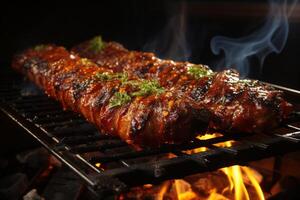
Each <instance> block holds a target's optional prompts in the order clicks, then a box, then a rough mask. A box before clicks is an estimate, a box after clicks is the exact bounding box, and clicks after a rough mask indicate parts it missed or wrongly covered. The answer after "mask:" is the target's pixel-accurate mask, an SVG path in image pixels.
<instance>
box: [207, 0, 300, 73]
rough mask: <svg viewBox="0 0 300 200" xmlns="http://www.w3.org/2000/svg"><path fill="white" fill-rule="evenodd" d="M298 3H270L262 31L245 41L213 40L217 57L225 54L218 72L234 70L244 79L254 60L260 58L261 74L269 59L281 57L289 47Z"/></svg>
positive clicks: (285, 1)
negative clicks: (295, 8)
mask: <svg viewBox="0 0 300 200" xmlns="http://www.w3.org/2000/svg"><path fill="white" fill-rule="evenodd" d="M296 2H297V1H296V0H292V1H289V0H270V1H269V3H270V9H269V13H268V15H267V18H266V21H265V23H264V24H263V26H262V27H260V28H259V29H258V30H256V31H254V32H253V33H251V34H250V35H247V36H244V37H241V38H228V37H224V36H216V37H214V38H213V39H212V40H211V50H212V52H213V53H214V54H215V55H219V54H221V53H222V52H223V53H224V58H223V59H222V61H221V62H219V64H218V66H217V69H223V68H224V67H230V68H235V69H237V70H238V71H239V72H240V74H241V75H242V76H244V77H245V76H247V75H248V74H249V70H250V65H251V64H250V63H251V59H253V58H254V57H256V58H257V59H258V61H259V64H260V71H262V66H263V63H264V60H265V58H266V56H268V55H269V54H270V53H272V52H275V53H277V54H278V53H280V52H281V51H282V50H283V48H284V45H285V43H286V40H287V37H288V31H289V23H288V17H289V16H290V15H291V13H292V11H293V8H294V6H295V4H296Z"/></svg>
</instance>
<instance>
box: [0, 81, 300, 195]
mask: <svg viewBox="0 0 300 200" xmlns="http://www.w3.org/2000/svg"><path fill="white" fill-rule="evenodd" d="M18 84H19V85H13V84H11V85H9V84H8V85H7V84H6V86H2V87H0V99H1V100H0V102H2V103H1V104H0V108H1V110H2V112H4V113H5V114H6V115H7V116H8V117H10V118H11V119H13V120H14V121H15V122H17V123H18V124H19V125H20V126H22V127H23V128H24V129H25V130H26V131H27V132H28V133H29V134H30V135H31V136H33V138H35V139H36V140H37V141H39V142H40V143H41V144H42V145H43V146H44V147H45V148H47V149H48V150H49V151H50V152H51V153H52V154H53V155H55V156H56V157H57V158H58V159H59V160H60V161H62V162H63V163H64V164H66V165H67V166H69V167H70V168H71V169H72V170H73V171H74V172H76V173H77V174H78V175H79V176H80V177H81V178H82V179H83V180H84V181H85V182H86V183H87V184H88V186H90V187H92V188H93V189H94V190H96V191H97V192H99V193H106V192H121V191H124V190H126V188H127V187H131V186H135V185H138V184H145V183H156V182H159V181H163V180H165V179H174V178H181V177H183V176H186V175H190V174H194V173H199V172H206V171H212V170H215V169H218V168H221V167H225V166H229V165H234V164H244V163H247V162H249V161H251V160H257V159H260V158H264V157H268V156H274V155H278V154H283V153H285V152H289V151H295V150H298V149H300V145H299V140H300V127H299V126H298V125H295V124H294V122H300V115H299V111H297V112H295V113H294V114H293V120H292V122H293V123H291V124H288V123H287V124H284V125H283V127H285V128H284V131H285V132H282V133H277V132H276V134H272V135H268V134H263V135H262V136H261V138H260V137H257V136H256V135H251V134H228V133H224V134H223V136H220V137H216V138H212V139H208V140H200V139H196V138H195V140H194V141H191V142H188V143H185V144H180V145H165V146H162V147H160V148H156V149H150V148H144V149H142V150H136V149H135V148H132V147H131V146H129V145H128V144H126V143H125V142H124V141H121V140H119V139H118V138H116V137H112V136H109V135H106V134H100V133H99V132H98V131H97V129H96V128H95V127H94V126H92V125H91V124H89V123H87V122H86V121H85V120H84V119H82V118H81V117H79V116H78V115H76V114H74V113H73V112H69V111H63V110H62V109H61V107H60V106H59V104H58V103H57V102H54V101H52V100H50V99H48V97H46V96H45V95H41V94H38V95H33V96H30V95H29V96H22V95H21V88H22V87H21V86H22V82H20V83H18ZM288 92H289V94H290V95H291V94H293V93H291V90H288ZM299 94H300V93H294V98H295V99H298V100H299V102H300V96H299ZM229 140H234V141H236V143H235V144H234V145H233V146H232V147H220V146H218V145H216V144H218V143H221V142H226V141H229ZM201 147H205V148H207V149H208V150H207V151H205V152H199V153H194V154H190V153H188V152H189V151H190V150H193V149H197V148H201ZM170 155H172V156H170ZM96 163H97V164H99V163H101V165H100V166H104V168H105V169H104V168H101V167H100V168H99V167H97V165H96ZM132 177H139V178H132Z"/></svg>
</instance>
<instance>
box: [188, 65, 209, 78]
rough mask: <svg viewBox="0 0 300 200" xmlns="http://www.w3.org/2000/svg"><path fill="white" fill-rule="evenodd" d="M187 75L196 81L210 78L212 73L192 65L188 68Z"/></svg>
mask: <svg viewBox="0 0 300 200" xmlns="http://www.w3.org/2000/svg"><path fill="white" fill-rule="evenodd" d="M188 74H190V75H192V76H193V77H194V78H196V79H200V78H204V77H211V76H212V75H213V74H214V73H213V71H212V70H210V69H205V68H204V67H202V66H199V65H193V66H190V67H188Z"/></svg>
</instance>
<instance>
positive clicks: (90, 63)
mask: <svg viewBox="0 0 300 200" xmlns="http://www.w3.org/2000/svg"><path fill="white" fill-rule="evenodd" d="M80 62H81V63H82V64H83V65H85V66H86V67H89V66H93V65H94V63H93V62H92V61H90V60H89V59H87V58H81V59H80Z"/></svg>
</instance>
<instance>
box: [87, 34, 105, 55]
mask: <svg viewBox="0 0 300 200" xmlns="http://www.w3.org/2000/svg"><path fill="white" fill-rule="evenodd" d="M104 47H105V43H104V42H103V40H102V37H101V36H100V35H99V36H96V37H94V38H93V39H92V40H91V41H90V42H89V50H92V51H94V52H95V53H98V52H99V51H101V50H102V49H103V48H104Z"/></svg>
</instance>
